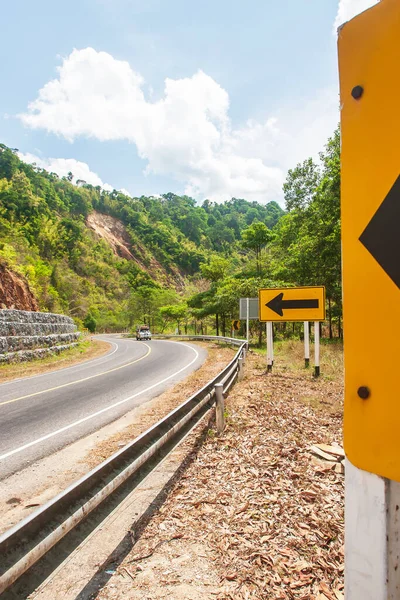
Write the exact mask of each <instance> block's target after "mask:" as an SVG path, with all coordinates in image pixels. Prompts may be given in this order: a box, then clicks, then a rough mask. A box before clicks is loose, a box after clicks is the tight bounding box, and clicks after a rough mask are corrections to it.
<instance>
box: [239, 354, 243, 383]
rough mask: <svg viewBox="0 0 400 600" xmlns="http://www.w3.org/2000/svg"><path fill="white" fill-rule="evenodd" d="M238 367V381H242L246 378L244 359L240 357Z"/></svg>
mask: <svg viewBox="0 0 400 600" xmlns="http://www.w3.org/2000/svg"><path fill="white" fill-rule="evenodd" d="M238 366H239V373H238V381H242V379H243V377H244V365H243V358H242V357H240V358H239V359H238Z"/></svg>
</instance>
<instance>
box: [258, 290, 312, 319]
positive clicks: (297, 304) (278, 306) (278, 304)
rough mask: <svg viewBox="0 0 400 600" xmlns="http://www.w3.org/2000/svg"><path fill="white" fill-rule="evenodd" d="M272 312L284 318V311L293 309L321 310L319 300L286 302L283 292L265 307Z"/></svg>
mask: <svg viewBox="0 0 400 600" xmlns="http://www.w3.org/2000/svg"><path fill="white" fill-rule="evenodd" d="M265 306H267V307H268V308H270V309H271V310H273V311H274V312H275V313H276V314H277V315H279V316H280V317H283V309H292V308H319V300H318V299H310V300H284V299H283V292H281V293H280V294H278V295H277V296H275V298H272V300H270V301H269V302H267V304H266V305H265Z"/></svg>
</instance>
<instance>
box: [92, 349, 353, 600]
mask: <svg viewBox="0 0 400 600" xmlns="http://www.w3.org/2000/svg"><path fill="white" fill-rule="evenodd" d="M322 350H323V351H322V362H321V364H322V365H323V367H324V369H323V370H322V371H323V373H324V374H323V376H322V377H321V378H319V379H314V378H313V377H312V376H311V372H310V371H311V370H308V371H306V370H304V369H301V368H300V367H298V366H296V367H293V365H294V364H295V363H296V365H301V361H300V360H299V359H300V358H301V345H299V344H296V343H290V344H288V345H287V346H286V347H285V348H283V346H282V348H281V351H279V349H278V352H277V360H276V363H275V364H276V366H275V365H274V372H273V373H272V374H268V375H267V374H266V372H265V358H264V357H262V356H259V355H257V354H254V353H250V354H249V355H248V360H247V363H246V376H245V379H244V380H243V381H242V382H241V383H239V384H237V385H236V386H235V387H234V388H233V390H232V392H231V394H230V395H229V397H228V398H227V401H226V410H227V427H226V429H225V431H224V433H223V434H222V435H221V436H217V435H216V433H215V429H213V428H212V429H210V430H209V432H208V435H207V437H206V441H205V443H204V444H203V445H202V446H201V447H200V448H199V449H196V451H195V452H193V456H192V460H191V462H190V464H189V466H188V468H187V470H186V471H185V472H184V473H183V475H182V477H181V478H180V479H179V480H178V481H177V483H176V484H175V485H174V487H173V488H172V490H171V492H170V493H169V495H168V497H167V499H166V501H165V503H164V504H163V505H162V506H161V508H159V510H158V512H157V513H156V514H155V516H154V517H153V519H152V520H151V521H150V522H149V524H148V525H147V527H146V528H145V529H144V531H143V532H142V534H141V536H140V537H139V539H138V540H137V541H136V542H135V543H134V545H133V547H132V550H131V552H130V553H129V554H128V555H127V556H126V558H125V559H124V560H123V561H122V562H121V563H120V564H119V566H118V567H117V568H116V571H115V574H114V575H113V576H112V578H111V579H110V581H109V582H108V584H107V585H105V587H104V588H103V589H102V590H101V591H100V592H99V593H98V594H97V595H95V596H92V597H93V598H94V597H95V598H97V600H114V599H119V598H123V597H127V598H130V599H132V600H136V599H138V600H139V598H140V599H149V600H150V599H151V600H158V599H160V600H161V599H164V598H170V599H172V600H187V599H191V600H195V599H196V600H197V599H199V600H200V598H201V599H205V598H216V599H217V600H225V599H226V600H228V599H230V600H233V599H234V600H245V599H246V600H247V599H249V598H251V599H260V600H263V599H276V600H278V599H279V600H286V599H288V600H289V599H290V600H292V599H302V600H306V599H307V600H342V599H343V598H344V596H343V593H344V592H343V590H344V582H343V570H344V547H343V543H344V540H343V530H344V515H343V509H344V476H343V474H342V473H341V472H338V470H337V469H336V468H335V464H334V463H333V462H332V463H329V462H328V461H324V460H320V459H318V458H316V457H315V456H314V455H313V453H312V452H311V451H310V446H311V445H314V444H318V443H320V444H329V445H332V444H333V445H335V444H337V445H341V443H342V410H343V405H342V397H343V386H342V370H341V349H340V348H327V349H322ZM324 359H325V362H324Z"/></svg>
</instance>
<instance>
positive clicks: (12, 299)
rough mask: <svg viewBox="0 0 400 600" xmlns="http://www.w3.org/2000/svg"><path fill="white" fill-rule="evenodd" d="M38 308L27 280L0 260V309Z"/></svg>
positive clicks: (34, 309)
mask: <svg viewBox="0 0 400 600" xmlns="http://www.w3.org/2000/svg"><path fill="white" fill-rule="evenodd" d="M1 308H15V309H17V310H33V311H37V310H39V305H38V303H37V301H36V298H35V296H34V295H33V294H32V292H31V290H30V289H29V285H28V282H27V281H26V280H25V279H24V278H23V277H22V276H21V275H18V274H17V273H15V272H14V271H11V270H10V269H8V268H7V267H6V265H5V264H4V263H1V262H0V309H1Z"/></svg>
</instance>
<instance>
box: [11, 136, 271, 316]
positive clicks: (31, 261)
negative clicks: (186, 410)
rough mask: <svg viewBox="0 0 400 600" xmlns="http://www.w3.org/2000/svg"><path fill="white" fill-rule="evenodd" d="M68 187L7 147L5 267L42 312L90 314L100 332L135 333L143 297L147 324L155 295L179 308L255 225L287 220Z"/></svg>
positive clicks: (261, 209)
mask: <svg viewBox="0 0 400 600" xmlns="http://www.w3.org/2000/svg"><path fill="white" fill-rule="evenodd" d="M71 180H72V174H70V176H69V177H67V178H65V177H63V178H59V177H58V176H57V175H56V174H54V173H48V172H46V171H45V170H43V169H39V168H37V167H36V166H34V165H29V164H26V163H24V162H22V161H21V160H20V159H19V158H18V155H17V151H16V150H11V149H10V148H7V147H6V146H5V145H3V144H0V259H1V260H2V262H3V263H4V264H6V265H7V266H8V267H9V268H10V269H12V270H13V271H14V272H16V273H18V274H20V275H22V276H23V277H25V278H26V280H27V282H28V283H29V286H30V288H31V290H32V293H33V294H34V296H35V297H36V298H37V301H38V306H39V309H41V310H49V311H52V312H63V313H66V314H69V315H71V316H73V317H75V318H77V319H84V318H85V317H87V316H88V314H91V315H92V316H94V317H95V318H96V320H97V322H98V325H99V326H101V327H108V328H112V327H118V328H120V327H125V326H128V325H129V324H131V323H132V320H133V319H134V317H133V316H132V314H131V312H132V309H131V304H130V301H131V298H132V294H133V293H137V292H138V290H141V291H142V296H143V298H144V304H143V311H142V312H143V314H146V302H147V301H148V298H149V297H150V296H151V293H150V292H148V290H150V291H151V290H156V291H157V293H158V294H161V295H162V294H164V296H163V298H162V300H163V302H164V303H165V304H174V303H176V302H177V300H178V294H181V293H182V292H183V291H184V288H185V285H186V282H188V281H189V280H190V279H191V278H193V277H196V276H197V274H198V273H199V267H200V264H201V263H202V262H205V261H206V260H207V258H208V257H209V256H210V254H218V253H223V255H224V256H229V255H232V254H233V253H234V252H236V248H237V247H238V244H239V241H240V239H241V232H242V231H243V229H245V228H246V227H248V226H249V225H250V224H251V223H253V222H254V221H255V220H258V221H262V222H264V223H265V224H266V225H267V226H268V227H273V226H274V225H275V224H276V223H277V221H278V220H279V218H280V217H281V215H282V214H283V211H282V209H281V208H280V207H279V206H278V204H276V203H275V202H271V203H269V204H268V205H266V206H262V205H259V204H257V203H255V202H252V203H250V202H247V201H246V200H242V199H232V200H230V201H229V202H225V203H223V204H220V205H217V204H214V203H211V202H209V201H205V202H204V203H203V205H202V206H198V205H196V202H195V201H194V200H193V199H192V198H189V197H187V196H177V195H174V194H165V195H164V196H162V197H157V198H155V197H145V196H142V197H140V198H131V197H129V196H126V195H124V194H122V193H120V192H118V191H116V190H114V191H113V192H111V193H109V192H106V191H104V190H102V189H101V188H100V187H93V186H91V185H88V184H86V183H85V182H80V185H79V186H76V185H73V184H72V183H71ZM167 291H168V293H166V292H167ZM146 298H147V300H146Z"/></svg>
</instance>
